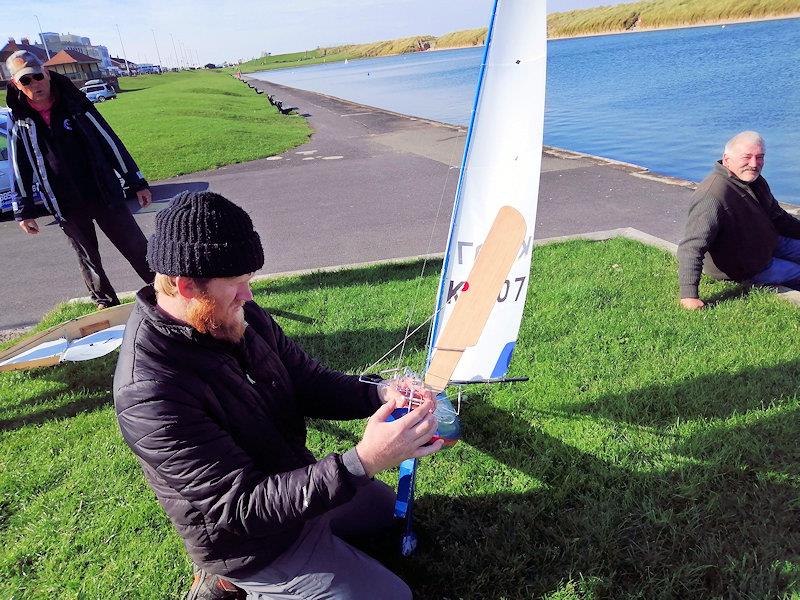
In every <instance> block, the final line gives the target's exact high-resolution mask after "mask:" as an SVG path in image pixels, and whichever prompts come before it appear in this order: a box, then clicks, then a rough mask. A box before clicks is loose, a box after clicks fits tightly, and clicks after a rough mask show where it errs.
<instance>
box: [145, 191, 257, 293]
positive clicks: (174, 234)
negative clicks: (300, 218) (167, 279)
mask: <svg viewBox="0 0 800 600" xmlns="http://www.w3.org/2000/svg"><path fill="white" fill-rule="evenodd" d="M147 262H148V263H150V268H151V269H153V270H154V271H155V272H156V273H162V274H164V275H183V276H184V277H204V278H211V277H238V276H239V275H244V274H246V273H253V272H255V271H258V270H259V269H260V268H261V267H262V266H264V249H263V248H262V247H261V239H260V238H259V237H258V233H256V231H255V230H254V229H253V221H251V220H250V215H248V214H247V213H246V212H245V211H244V210H242V209H241V208H240V207H238V206H236V205H235V204H234V203H233V202H231V201H230V200H228V199H227V198H224V197H222V196H220V195H219V194H215V193H213V192H181V193H180V194H178V195H177V196H175V197H174V198H173V199H172V202H171V203H170V205H169V206H168V207H167V208H165V209H163V210H161V211H160V212H159V213H158V214H157V215H156V232H155V233H154V234H153V235H152V236H150V240H149V241H148V243H147Z"/></svg>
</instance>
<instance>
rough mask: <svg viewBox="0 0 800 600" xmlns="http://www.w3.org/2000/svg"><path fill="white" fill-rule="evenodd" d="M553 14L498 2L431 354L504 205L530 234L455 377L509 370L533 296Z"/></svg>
mask: <svg viewBox="0 0 800 600" xmlns="http://www.w3.org/2000/svg"><path fill="white" fill-rule="evenodd" d="M546 23H547V12H546V6H545V1H544V0H496V2H495V5H494V10H493V14H492V19H491V22H490V25H489V32H488V34H487V39H486V50H485V53H484V61H483V65H482V68H481V76H480V81H479V84H478V92H477V94H476V99H475V105H474V107H473V112H472V118H471V123H470V127H469V132H468V134H467V142H466V148H465V150H464V160H463V162H462V168H461V175H460V179H459V183H458V191H457V193H456V202H455V206H454V208H453V220H452V223H451V227H450V236H449V239H448V244H447V251H446V253H445V263H444V266H443V270H442V278H441V281H440V284H439V293H438V298H437V304H436V312H435V314H436V315H437V317H436V319H435V320H434V325H433V328H432V330H431V340H430V342H431V343H430V345H429V348H430V349H431V350H429V357H428V359H429V361H430V355H431V354H430V353H431V352H432V349H433V347H434V345H435V342H436V339H437V336H438V335H439V334H440V333H441V331H442V328H443V327H444V324H445V323H446V321H447V319H448V318H449V316H450V314H451V313H452V310H453V306H454V304H455V300H456V299H457V292H455V290H457V289H458V287H459V285H460V284H461V283H462V282H463V281H465V280H466V278H467V275H468V273H469V272H470V269H471V268H472V265H473V263H474V261H475V256H476V255H477V252H478V250H479V249H480V246H481V244H482V243H483V240H484V239H485V238H486V235H487V233H488V231H489V228H490V227H491V225H492V223H493V222H494V219H495V216H496V215H497V213H498V211H499V209H500V207H501V206H504V205H508V206H512V207H514V208H516V209H517V210H518V211H520V213H522V215H523V216H524V218H525V223H526V227H527V234H526V237H525V241H524V242H523V244H522V246H521V248H520V252H519V255H518V257H517V259H516V261H515V262H514V264H513V266H512V267H511V271H510V273H509V274H508V277H507V278H506V281H505V283H504V284H503V286H502V289H501V290H500V293H499V295H498V301H497V303H496V304H495V306H494V308H493V309H492V312H491V314H490V316H489V320H488V322H487V324H486V327H485V328H484V330H483V333H482V334H481V336H480V338H479V340H478V343H477V344H476V345H475V346H472V347H469V348H467V350H466V352H464V355H463V357H462V358H461V360H460V361H459V363H458V365H457V367H456V370H455V372H454V373H453V375H452V377H451V379H452V380H475V379H489V378H493V377H502V376H503V375H505V373H506V371H507V369H508V364H509V362H510V360H511V354H512V352H513V349H514V344H515V343H516V339H517V333H518V331H519V326H520V323H521V321H522V311H523V308H524V306H525V297H526V295H527V288H528V278H529V274H530V268H531V254H532V250H533V243H532V242H533V231H534V225H535V223H536V203H537V199H538V193H539V171H540V167H541V156H542V133H543V129H544V100H545V93H544V89H545V70H546V63H547V27H546Z"/></svg>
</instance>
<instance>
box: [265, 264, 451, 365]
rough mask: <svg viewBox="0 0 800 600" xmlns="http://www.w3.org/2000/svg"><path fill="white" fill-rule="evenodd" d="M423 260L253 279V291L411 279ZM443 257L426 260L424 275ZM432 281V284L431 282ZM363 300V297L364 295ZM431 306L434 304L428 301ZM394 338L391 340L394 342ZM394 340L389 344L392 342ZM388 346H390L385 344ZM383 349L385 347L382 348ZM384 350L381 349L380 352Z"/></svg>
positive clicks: (436, 269)
mask: <svg viewBox="0 0 800 600" xmlns="http://www.w3.org/2000/svg"><path fill="white" fill-rule="evenodd" d="M422 264H423V261H421V260H420V261H414V262H410V263H398V264H382V265H375V266H370V267H364V268H360V269H347V270H343V271H340V272H337V273H336V274H335V275H334V276H331V273H329V272H327V273H311V274H308V275H303V276H301V277H296V278H295V277H291V278H286V277H281V278H277V279H272V280H268V281H266V282H256V283H255V285H254V291H255V292H256V293H258V292H262V293H267V294H269V293H297V292H308V291H311V290H317V289H320V288H325V289H329V290H333V289H336V288H343V287H350V286H358V285H378V284H381V283H385V282H388V281H413V280H414V279H418V278H419V277H420V272H421V269H422ZM441 266H442V261H441V260H439V259H435V260H429V261H427V264H426V266H425V273H426V275H425V276H426V277H427V276H429V275H430V274H433V273H438V272H439V270H440V269H441ZM434 285H435V284H434ZM365 301H366V298H365ZM431 310H433V304H431ZM396 342H397V340H395V342H394V343H396ZM394 343H393V344H392V345H394ZM388 348H391V346H388ZM384 352H385V349H384ZM381 354H383V352H381Z"/></svg>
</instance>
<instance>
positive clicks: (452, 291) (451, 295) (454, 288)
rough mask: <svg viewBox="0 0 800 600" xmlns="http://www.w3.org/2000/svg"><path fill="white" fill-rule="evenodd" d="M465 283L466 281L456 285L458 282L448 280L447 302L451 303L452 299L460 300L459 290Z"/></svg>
mask: <svg viewBox="0 0 800 600" xmlns="http://www.w3.org/2000/svg"><path fill="white" fill-rule="evenodd" d="M463 285H464V282H463V281H462V282H460V283H459V284H458V285H456V282H455V281H453V280H452V279H451V280H450V281H448V282H447V301H446V302H445V304H447V303H449V302H450V300H458V290H460V289H461V287H462V286H463Z"/></svg>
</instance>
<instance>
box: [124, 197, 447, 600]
mask: <svg viewBox="0 0 800 600" xmlns="http://www.w3.org/2000/svg"><path fill="white" fill-rule="evenodd" d="M155 229H156V231H155V234H154V235H153V236H152V237H151V238H150V240H149V244H148V251H147V260H148V262H149V263H150V265H151V267H152V268H153V270H154V271H155V272H156V280H155V283H154V284H153V286H147V287H145V288H143V289H142V290H141V291H140V292H139V293H138V295H137V298H136V306H135V308H134V310H133V313H132V314H131V317H130V320H129V321H128V324H127V326H126V329H125V338H124V342H123V345H122V350H121V352H120V356H119V362H118V363H117V368H116V372H115V375H114V402H115V406H116V410H117V417H118V421H119V425H120V429H121V430H122V435H123V437H124V438H125V441H126V442H127V443H128V444H129V445H130V447H131V449H132V450H133V451H134V453H135V454H136V456H137V458H138V459H139V461H140V463H141V465H142V468H143V469H144V473H145V477H146V478H147V481H148V483H149V484H150V486H151V487H152V488H153V490H154V491H155V493H156V496H157V497H158V500H159V502H160V503H161V505H162V507H163V508H164V510H165V511H166V512H167V514H168V515H169V517H170V519H171V520H172V522H173V524H174V525H175V528H176V529H177V530H178V533H179V534H180V535H181V537H182V538H183V541H184V545H185V546H186V550H187V551H188V553H189V555H190V556H191V557H192V560H193V561H194V562H195V564H196V565H197V566H198V567H200V569H201V573H200V576H198V577H196V581H195V586H197V585H198V584H199V585H207V583H208V582H209V581H211V582H212V583H213V584H214V585H213V586H212V587H215V591H220V592H221V589H219V590H216V587H218V586H216V582H217V581H218V580H217V578H216V577H211V578H210V579H209V577H208V574H212V575H213V576H217V577H220V576H221V577H224V578H225V579H227V580H230V581H232V582H233V583H235V584H236V585H237V586H239V587H240V588H243V589H244V590H246V591H247V592H248V594H250V596H249V597H250V598H272V597H282V598H283V597H292V598H323V597H324V598H342V599H356V598H383V599H408V598H410V597H411V592H410V590H409V588H408V586H406V584H405V583H404V582H403V581H402V580H400V579H399V578H398V577H397V576H395V575H394V574H393V573H391V572H390V571H388V570H387V569H386V568H384V567H383V566H382V565H380V564H379V563H378V562H377V561H375V560H373V559H372V558H370V557H368V556H367V555H365V554H363V553H362V552H360V551H359V550H357V549H355V548H354V547H352V546H350V545H349V544H348V543H347V542H345V541H344V539H348V538H351V537H358V536H361V535H365V534H371V533H375V532H378V531H381V530H382V529H385V528H387V527H388V526H390V525H391V523H392V518H393V517H392V510H393V505H394V500H395V496H394V492H393V491H392V490H391V488H389V487H388V486H386V485H385V484H383V483H381V482H380V481H375V480H374V479H373V476H374V475H375V474H376V473H378V472H379V471H381V470H383V469H386V468H389V467H392V466H396V465H398V464H399V463H400V462H401V461H403V460H404V459H406V458H410V457H421V456H425V455H428V454H432V453H434V452H436V451H437V450H439V449H440V448H441V446H442V442H441V441H436V442H434V443H432V444H430V445H428V443H429V442H430V441H431V438H432V437H433V435H434V432H435V430H436V419H435V417H434V415H433V414H432V411H433V410H434V408H435V400H434V398H433V396H432V395H431V394H430V393H429V392H423V396H424V398H423V402H422V405H421V406H420V407H419V408H418V409H416V410H413V411H411V412H409V413H407V414H406V415H404V416H403V417H401V418H400V419H398V420H396V421H393V422H391V423H387V422H386V419H387V418H388V417H389V415H390V414H391V412H392V411H393V410H394V409H395V408H397V407H398V406H402V405H404V404H405V399H404V398H403V397H402V395H401V394H400V393H399V392H398V391H397V390H396V389H393V388H391V387H379V386H374V385H369V384H365V383H361V382H359V379H358V377H355V376H349V375H345V374H343V373H339V372H336V371H333V370H331V369H328V368H326V367H324V366H323V365H321V364H320V363H319V362H317V361H316V360H314V359H313V358H311V357H310V356H308V355H307V354H306V353H305V352H303V350H302V349H301V348H300V347H299V346H298V345H297V344H295V343H294V342H293V341H292V340H290V339H289V338H287V337H286V336H285V335H284V333H283V331H282V330H281V328H280V327H279V326H278V324H277V323H276V322H275V321H274V320H273V319H272V317H271V316H270V315H269V314H268V313H266V312H265V311H264V310H263V309H261V308H260V307H259V306H258V305H257V304H256V303H255V302H253V301H252V300H253V295H252V293H251V291H250V279H251V277H252V274H253V273H254V272H255V271H257V270H258V269H260V268H261V266H262V265H263V264H264V254H263V250H262V247H261V241H260V239H259V236H258V234H257V233H256V232H255V231H254V230H253V224H252V222H251V220H250V217H249V216H248V215H247V213H246V212H245V211H243V210H242V209H241V208H239V207H238V206H236V205H235V204H233V203H231V202H230V201H228V200H226V199H225V198H223V197H222V196H219V195H217V194H213V193H210V192H202V193H189V192H184V193H183V194H180V195H179V196H177V197H176V198H175V199H174V200H173V202H172V204H171V205H170V206H169V207H168V208H166V209H164V210H162V211H161V212H160V213H158V215H157V216H156V222H155ZM370 415H371V416H370ZM366 416H370V418H369V421H368V422H367V426H366V430H365V432H364V435H363V437H362V438H361V440H360V441H359V442H358V444H357V445H356V446H355V447H354V448H352V449H350V450H348V451H347V452H345V453H343V454H336V453H332V454H329V455H328V456H326V457H325V458H322V459H320V460H317V459H316V458H314V456H313V455H312V454H311V452H310V451H309V450H308V448H307V447H306V425H305V418H306V417H315V418H322V419H357V418H362V417H366ZM194 592H195V590H193V593H194ZM194 596H195V597H198V595H197V594H196V593H194ZM190 597H191V595H190ZM206 597H212V596H206Z"/></svg>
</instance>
